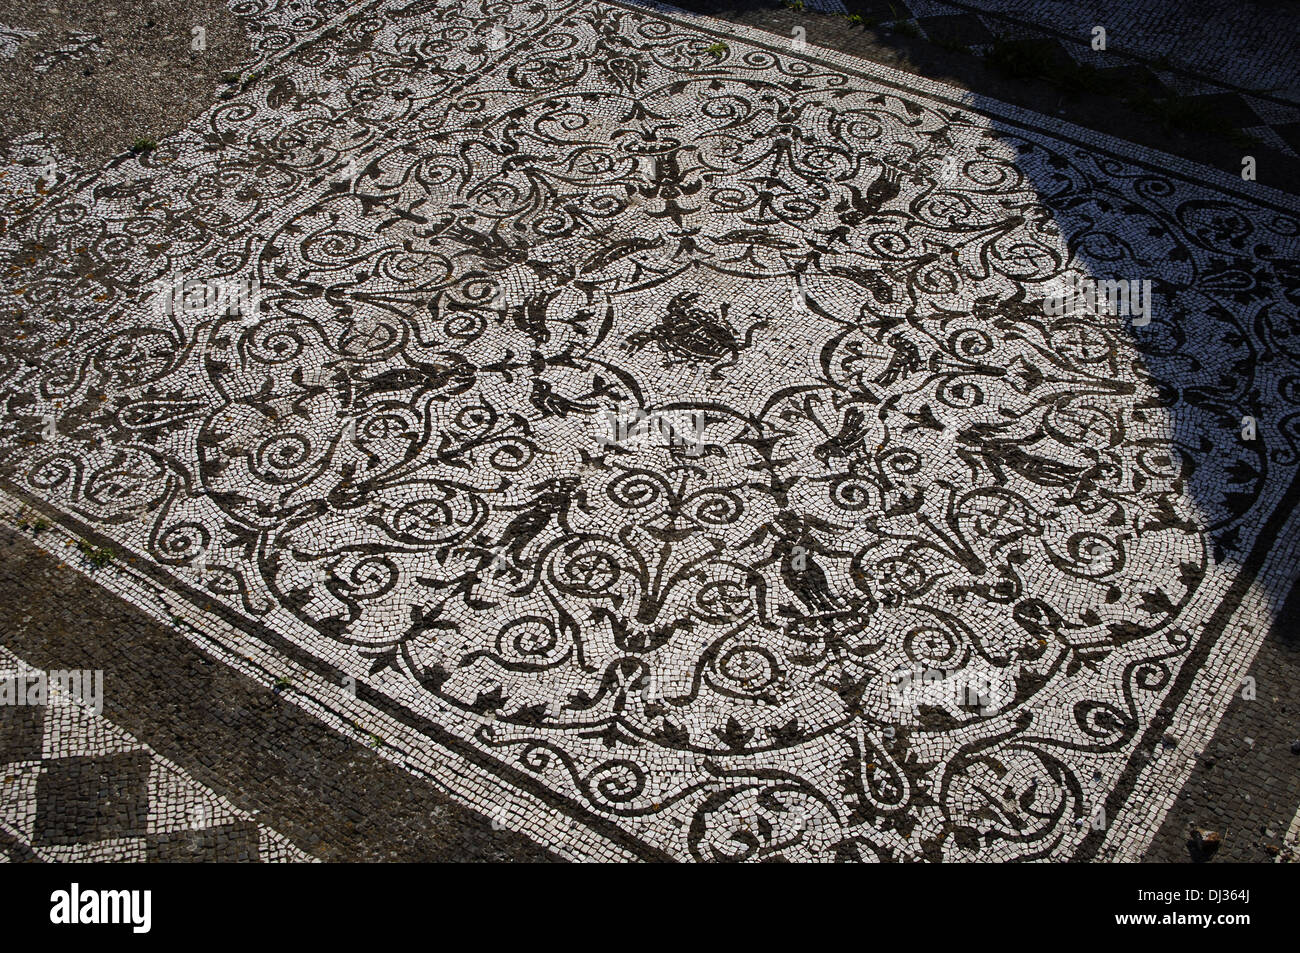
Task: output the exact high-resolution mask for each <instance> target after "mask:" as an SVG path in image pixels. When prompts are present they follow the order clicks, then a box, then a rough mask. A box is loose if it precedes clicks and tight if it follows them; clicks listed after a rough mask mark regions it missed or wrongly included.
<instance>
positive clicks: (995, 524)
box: [0, 0, 1300, 860]
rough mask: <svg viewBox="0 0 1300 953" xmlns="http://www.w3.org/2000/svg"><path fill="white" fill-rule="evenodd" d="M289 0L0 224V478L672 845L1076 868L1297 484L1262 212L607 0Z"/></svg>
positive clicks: (549, 785) (703, 854)
mask: <svg viewBox="0 0 1300 953" xmlns="http://www.w3.org/2000/svg"><path fill="white" fill-rule="evenodd" d="M293 6H294V7H295V8H296V7H297V6H298V5H293ZM319 9H320V10H321V11H322V12H318V13H311V14H306V13H304V14H302V15H300V16H296V17H289V18H287V19H286V17H285V16H284V15H283V14H282V11H279V10H278V8H277V6H276V2H275V0H265V2H263V3H259V4H253V3H248V4H243V5H241V6H240V8H239V12H241V13H242V14H244V15H246V16H248V18H249V21H250V23H251V22H265V23H267V24H272V26H268V27H267V32H266V33H264V34H263V37H262V41H261V52H260V53H259V55H261V56H263V57H265V63H266V67H265V69H266V73H265V75H264V76H263V77H262V78H261V79H259V80H258V81H256V82H254V83H252V84H250V85H248V87H247V88H246V89H245V90H244V91H242V92H241V93H240V94H239V95H238V96H237V97H236V98H234V99H232V100H230V101H228V102H222V103H220V104H219V105H216V106H214V107H213V108H212V109H211V111H210V112H209V113H208V114H207V115H206V116H205V117H204V118H203V119H202V120H201V121H196V122H195V123H194V124H193V125H192V126H191V127H189V128H188V129H187V130H185V131H184V132H182V133H181V134H178V135H176V136H174V137H172V138H171V139H169V140H167V141H166V142H164V143H163V144H162V145H161V146H160V148H159V149H158V150H157V151H155V152H152V153H145V154H142V155H140V156H138V157H129V158H124V159H122V160H119V161H116V162H114V163H112V164H110V166H109V167H108V168H106V169H104V170H102V172H100V173H98V174H97V175H95V176H94V177H93V178H92V179H90V180H89V181H85V182H82V183H73V184H71V185H69V186H67V187H65V188H62V189H56V190H55V191H54V192H53V193H51V194H49V195H47V196H35V195H34V196H33V198H32V199H31V200H30V201H27V202H18V201H14V202H11V203H10V204H9V206H8V207H6V208H5V209H4V210H3V211H2V212H0V224H2V225H3V228H4V232H3V240H4V243H5V245H4V250H5V265H6V266H7V267H6V269H5V271H6V279H5V280H6V282H7V284H6V288H7V290H8V292H9V293H8V294H6V295H5V296H4V298H3V305H2V306H0V335H2V340H0V398H2V399H3V424H2V428H0V437H2V439H3V466H4V472H5V473H6V474H7V478H8V480H9V481H11V483H12V484H13V485H15V486H16V487H19V488H21V489H23V490H24V491H26V492H27V493H29V494H33V495H35V496H38V497H40V498H42V499H44V500H46V501H49V503H51V504H52V505H53V506H54V507H56V508H57V509H59V510H60V511H62V512H65V513H68V514H71V515H73V516H75V517H76V518H77V519H78V520H81V521H84V522H85V523H88V524H90V525H92V526H94V527H95V528H96V529H97V530H98V531H100V532H102V533H103V534H104V535H106V536H108V537H110V538H112V539H114V540H116V541H118V542H119V544H120V545H121V547H122V550H123V551H124V552H130V553H133V554H135V555H136V556H137V557H139V558H141V559H143V560H147V561H151V562H153V563H156V564H158V565H160V566H163V567H166V568H167V569H168V570H169V571H170V572H172V573H173V574H174V576H175V578H177V579H178V580H186V581H188V582H189V583H190V584H193V585H198V586H201V588H202V589H204V590H206V595H208V596H210V598H211V600H214V601H220V602H221V603H223V604H224V605H225V606H227V607H230V608H232V609H234V610H237V612H238V613H240V614H241V615H242V616H243V617H246V618H248V619H251V620H261V621H262V622H264V623H265V624H267V625H270V626H272V627H273V628H274V629H275V630H276V631H278V632H280V633H281V634H283V635H284V636H285V637H287V638H290V639H292V640H293V641H295V642H296V643H298V644H299V645H301V646H302V647H304V648H305V649H306V650H308V651H309V652H311V653H313V654H315V655H316V656H318V657H320V658H322V659H327V660H328V661H329V662H330V663H331V664H333V665H335V666H337V667H338V668H339V669H341V670H343V671H350V672H353V673H355V675H356V677H357V678H358V679H360V680H362V681H365V682H366V683H368V684H369V685H371V686H372V687H374V688H376V689H377V690H379V691H380V692H382V693H384V694H386V695H387V696H389V697H391V698H392V699H394V700H395V701H397V702H399V703H400V704H402V705H404V706H406V707H407V708H409V709H410V710H411V711H413V712H417V713H418V714H419V715H421V716H423V717H427V718H429V719H430V720H432V721H434V722H436V723H437V724H439V725H441V726H444V727H445V728H446V729H447V730H448V731H451V732H453V733H455V734H456V735H457V736H458V737H461V738H463V739H465V740H466V741H469V742H471V743H472V744H473V745H474V746H475V747H476V748H477V749H478V750H480V751H481V752H482V753H483V754H484V755H485V757H487V758H488V759H490V760H491V761H493V762H495V763H500V764H503V765H509V766H511V767H512V769H514V770H518V771H522V772H524V773H525V774H526V775H530V776H531V777H532V778H534V779H535V781H536V783H537V785H538V787H539V788H540V789H542V790H544V791H547V792H550V796H552V797H554V798H557V799H563V800H567V801H570V802H577V803H578V804H580V805H581V806H582V808H583V810H585V811H586V812H588V813H589V814H591V815H594V816H599V817H601V818H604V819H606V820H611V821H613V822H614V823H616V824H617V825H618V826H620V827H622V828H624V829H625V830H627V831H628V832H629V833H631V834H632V835H633V836H635V837H637V838H639V839H641V840H642V841H644V842H645V843H647V844H650V845H653V846H654V847H656V848H658V849H661V850H664V851H667V852H669V853H672V854H674V855H676V856H679V857H683V858H695V859H700V860H715V859H772V858H775V857H784V858H788V859H835V858H838V859H863V860H867V859H893V860H905V859H940V858H944V859H972V858H990V857H997V858H1002V859H1012V858H1034V857H1059V856H1066V855H1068V853H1069V851H1070V850H1072V849H1073V846H1074V845H1075V844H1077V843H1078V840H1079V838H1081V837H1082V835H1083V834H1084V833H1086V827H1087V824H1088V823H1089V822H1090V818H1091V816H1092V813H1091V812H1092V811H1093V806H1094V805H1095V804H1097V803H1099V802H1100V801H1101V800H1102V799H1104V797H1105V795H1106V794H1107V793H1108V792H1109V790H1110V788H1111V787H1112V786H1113V785H1114V783H1115V780H1116V777H1117V775H1118V772H1119V771H1120V770H1121V768H1122V767H1123V764H1124V761H1125V759H1126V758H1127V756H1128V754H1129V752H1130V751H1131V750H1132V747H1133V743H1134V741H1135V738H1136V737H1137V735H1138V733H1139V732H1140V731H1141V729H1142V727H1143V726H1144V725H1145V724H1146V723H1147V722H1148V721H1149V720H1150V718H1151V716H1152V714H1153V712H1154V711H1155V710H1156V709H1157V708H1158V707H1159V706H1160V705H1161V704H1165V703H1166V702H1167V701H1168V700H1167V698H1166V694H1167V690H1168V688H1169V686H1170V685H1171V683H1172V681H1173V678H1174V676H1175V674H1176V673H1177V671H1178V670H1179V667H1180V665H1181V663H1182V661H1183V660H1184V658H1185V657H1186V656H1187V654H1188V653H1189V651H1190V649H1191V647H1192V646H1193V645H1194V643H1195V641H1196V640H1197V639H1198V638H1200V637H1202V632H1203V628H1204V625H1205V623H1206V620H1207V619H1208V618H1209V616H1210V614H1211V613H1212V612H1213V611H1214V610H1215V609H1216V608H1217V606H1218V605H1219V603H1220V602H1221V600H1222V597H1223V594H1224V592H1225V590H1226V588H1227V586H1228V584H1229V583H1230V582H1231V580H1232V578H1233V577H1234V575H1235V573H1236V571H1237V570H1236V560H1238V559H1239V558H1241V557H1242V556H1243V555H1244V554H1245V552H1247V551H1248V550H1249V548H1250V546H1251V545H1252V544H1253V542H1254V540H1255V537H1256V535H1257V534H1258V532H1259V530H1260V527H1261V526H1262V524H1263V522H1264V521H1265V520H1266V519H1267V518H1268V517H1269V516H1270V515H1271V513H1272V511H1273V509H1274V508H1275V507H1276V505H1277V502H1278V499H1279V498H1280V495H1281V493H1282V492H1283V490H1285V488H1286V487H1287V486H1288V485H1289V484H1290V482H1291V479H1292V476H1293V474H1294V471H1295V468H1296V456H1297V438H1298V437H1300V427H1298V426H1297V421H1298V420H1300V415H1298V413H1297V410H1296V403H1297V401H1298V399H1300V377H1298V376H1297V371H1296V365H1297V358H1300V346H1298V345H1297V341H1300V322H1298V320H1297V306H1298V305H1300V269H1297V266H1296V264H1295V263H1296V261H1297V260H1298V257H1300V256H1297V240H1296V237H1297V232H1298V231H1300V223H1298V221H1297V218H1296V217H1295V216H1294V215H1292V214H1284V213H1282V212H1279V211H1276V210H1271V209H1268V208H1264V207H1261V206H1257V205H1252V204H1249V203H1247V202H1246V201H1244V200H1242V199H1239V198H1235V197H1230V196H1227V195H1225V194H1221V193H1217V192H1214V191H1213V190H1210V189H1207V188H1205V187H1202V186H1198V185H1195V184H1191V183H1188V182H1186V181H1184V180H1182V179H1179V178H1175V177H1173V176H1171V175H1167V174H1165V173H1162V172H1161V171H1159V170H1155V169H1151V168H1148V167H1146V166H1144V165H1141V164H1138V163H1136V162H1134V161H1132V160H1130V159H1126V158H1124V157H1120V156H1114V155H1110V154H1108V153H1106V152H1104V151H1101V150H1099V149H1093V148H1084V147H1082V146H1077V145H1073V144H1070V143H1066V142H1063V141H1059V140H1055V139H1053V138H1051V137H1050V136H1047V135H1045V134H1041V133H1037V132H1033V131H1023V130H1018V129H1016V128H1013V127H1008V128H996V129H995V128H992V127H991V126H990V124H989V121H988V120H987V119H984V118H982V117H981V116H979V115H978V114H977V113H975V112H973V111H970V110H968V109H965V108H961V107H959V106H955V105H953V104H951V103H948V102H944V101H940V100H938V99H934V98H930V97H927V96H922V95H919V94H910V93H907V92H905V91H903V90H900V89H899V88H896V87H895V86H893V85H890V84H889V83H886V82H883V81H881V80H877V79H873V78H871V76H869V75H863V74H858V73H850V72H846V71H844V70H842V69H840V68H837V67H832V66H828V65H824V64H822V63H821V62H819V61H818V60H816V59H814V58H808V57H805V56H803V55H799V54H795V53H792V52H789V51H786V50H782V49H778V48H775V47H774V48H771V49H768V48H762V47H759V46H756V45H753V44H749V43H744V42H738V41H735V40H725V41H721V40H720V39H719V37H717V36H714V35H712V34H710V33H707V32H705V31H704V30H702V29H697V28H695V27H691V26H686V25H682V24H681V23H679V22H677V21H676V20H674V19H671V18H666V17H664V16H661V15H659V14H656V13H653V12H651V11H648V10H644V9H627V8H623V7H618V6H612V5H607V4H603V3H590V2H579V3H561V2H531V3H505V2H494V3H484V4H482V5H479V4H475V3H466V4H463V5H462V4H446V3H444V4H436V3H433V2H429V0H414V2H411V0H399V2H396V3H393V2H389V3H382V2H381V3H376V4H371V5H369V6H367V7H364V8H360V9H354V10H353V12H352V13H351V14H350V15H341V14H340V13H339V11H340V10H342V5H334V6H333V7H331V6H329V5H319ZM274 24H279V25H274ZM719 44H721V45H719ZM281 50H283V51H285V52H283V53H281V52H280V51H281ZM1071 274H1076V275H1083V276H1093V277H1097V278H1104V277H1116V278H1149V279H1151V280H1152V281H1153V286H1154V293H1155V295H1154V316H1153V320H1152V322H1151V324H1150V325H1149V326H1148V327H1145V328H1133V327H1131V326H1130V325H1129V323H1128V321H1127V319H1124V318H1120V317H1105V316H1103V317H1097V316H1092V315H1066V316H1063V317H1049V316H1048V315H1047V314H1046V312H1045V310H1044V308H1043V298H1044V297H1045V295H1047V294H1048V293H1050V291H1051V290H1052V289H1053V287H1055V284H1056V282H1058V281H1059V280H1060V279H1061V278H1062V277H1063V276H1067V275H1071ZM178 276H179V277H180V278H181V279H186V280H188V279H196V278H197V279H201V280H203V281H217V280H221V281H236V280H238V281H246V282H249V283H253V284H255V285H257V286H259V287H260V293H261V297H260V305H255V306H254V307H252V308H245V309H244V311H243V312H242V313H228V312H225V311H222V312H220V313H219V312H218V311H215V310H213V309H210V308H209V309H206V310H205V309H204V308H176V307H170V308H169V307H160V306H159V299H160V295H159V294H158V293H157V291H156V289H157V288H158V287H160V285H159V284H158V283H159V282H163V283H167V282H173V281H175V280H177V278H178ZM627 407H635V408H642V409H645V410H648V411H653V412H657V413H662V414H694V415H696V416H695V417H694V418H692V419H698V420H700V421H702V422H703V423H702V428H701V430H700V432H699V434H698V435H696V436H697V438H698V439H697V441H696V443H695V444H693V445H691V446H689V447H688V446H684V445H683V444H682V443H681V442H674V441H668V440H653V439H651V440H642V441H639V442H634V443H631V444H628V445H619V444H617V443H612V442H610V440H609V439H608V436H609V435H608V430H609V421H608V415H609V414H610V413H611V412H613V411H614V410H616V409H618V408H627ZM1247 414H1249V415H1252V416H1254V417H1256V419H1257V420H1258V421H1260V422H1261V424H1260V428H1259V436H1258V439H1257V440H1255V441H1254V442H1243V441H1242V440H1241V437H1240V435H1239V431H1240V429H1241V418H1242V416H1243V415H1247ZM51 420H52V421H53V426H52V427H51V425H50V421H51ZM920 670H925V671H940V672H943V673H945V677H948V676H950V675H952V676H953V677H955V678H957V679H959V680H962V679H964V682H963V684H970V683H972V682H978V683H979V684H980V685H984V686H989V685H992V686H996V687H997V690H998V691H999V692H1000V693H1001V694H1000V695H998V698H999V699H1000V700H995V701H993V702H989V701H987V700H976V701H974V702H973V703H972V701H971V700H970V698H965V699H963V698H962V697H961V696H960V694H959V693H947V692H940V691H935V692H933V693H931V694H930V695H927V699H926V701H925V703H924V704H921V705H920V706H919V707H917V708H915V709H913V708H911V707H909V706H907V705H901V706H900V705H899V704H898V703H897V697H896V692H893V693H891V686H894V687H895V688H896V687H897V684H898V680H897V673H899V672H902V671H920ZM953 673H956V674H955V675H954V674H953ZM484 808H485V810H489V812H490V807H489V806H484Z"/></svg>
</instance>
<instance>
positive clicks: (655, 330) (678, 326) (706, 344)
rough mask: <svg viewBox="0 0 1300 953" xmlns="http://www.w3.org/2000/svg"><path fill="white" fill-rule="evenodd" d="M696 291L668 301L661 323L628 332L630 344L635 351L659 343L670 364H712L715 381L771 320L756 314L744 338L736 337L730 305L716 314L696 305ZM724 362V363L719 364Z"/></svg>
mask: <svg viewBox="0 0 1300 953" xmlns="http://www.w3.org/2000/svg"><path fill="white" fill-rule="evenodd" d="M697 298H699V294H698V293H697V292H693V291H691V292H683V293H682V294H679V295H677V296H676V297H675V298H673V299H672V300H671V301H669V302H668V313H667V314H665V315H664V316H663V318H661V319H660V321H659V323H658V324H657V325H655V326H654V327H652V328H651V329H650V330H648V331H637V332H636V333H635V334H631V335H628V339H627V347H628V350H629V351H632V352H634V353H635V352H636V351H638V350H639V349H641V348H642V347H645V345H647V344H649V343H650V342H651V341H653V342H655V343H656V344H658V345H659V347H660V348H661V349H662V350H663V352H664V354H666V355H668V357H669V361H670V363H671V362H672V361H673V360H674V359H675V360H676V361H677V362H679V363H680V362H690V363H695V362H706V363H709V364H713V365H714V368H713V370H712V371H710V372H709V377H710V378H712V379H713V380H715V381H716V380H721V379H722V371H723V370H725V369H726V368H728V367H735V366H736V362H737V361H738V360H739V359H740V349H741V348H743V347H749V346H750V345H751V344H752V343H753V342H754V335H755V334H756V333H757V332H758V330H759V328H762V327H765V326H766V325H767V323H768V319H767V318H764V317H762V316H761V315H758V314H754V315H751V317H753V318H755V319H757V320H756V321H755V323H754V324H752V325H750V327H749V330H747V331H746V332H745V339H744V341H738V340H737V339H736V329H735V328H733V327H732V326H731V322H730V321H728V320H727V311H728V310H729V308H730V305H727V304H723V305H722V306H721V308H720V309H719V311H718V313H717V314H714V313H713V312H712V311H706V310H704V309H703V308H697V307H693V305H694V303H695V301H696V299H697ZM719 362H721V363H719Z"/></svg>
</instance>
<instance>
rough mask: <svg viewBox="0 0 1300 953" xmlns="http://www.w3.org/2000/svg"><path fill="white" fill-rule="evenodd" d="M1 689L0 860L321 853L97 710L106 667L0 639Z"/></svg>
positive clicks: (245, 858) (291, 857)
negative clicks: (40, 659) (37, 663)
mask: <svg viewBox="0 0 1300 953" xmlns="http://www.w3.org/2000/svg"><path fill="white" fill-rule="evenodd" d="M92 676H93V677H92ZM83 679H84V681H85V683H86V685H87V686H89V685H90V684H91V683H92V682H96V683H97V684H96V687H95V688H94V689H93V690H82V681H83ZM0 686H2V687H0V693H5V692H8V693H9V696H11V697H6V698H5V704H3V705H0V860H28V859H33V858H37V859H40V860H43V861H47V862H64V863H68V862H76V863H87V862H113V863H120V862H130V861H155V862H157V861H197V860H216V861H233V862H239V861H242V862H286V861H292V862H305V861H310V860H311V858H310V857H309V856H308V855H306V854H304V853H303V852H302V851H300V850H298V849H297V848H296V847H294V846H293V845H292V844H290V843H289V842H288V841H287V840H285V839H284V838H283V837H281V836H280V835H279V834H277V833H276V832H275V831H273V830H271V829H270V828H268V827H266V826H265V825H263V824H259V823H258V821H257V819H256V818H255V817H253V816H252V815H250V814H249V813H248V812H246V811H241V810H240V809H239V808H237V807H235V806H234V805H233V804H231V803H230V802H229V801H228V800H226V799H225V798H224V797H222V796H221V795H219V794H217V793H216V792H215V791H213V790H211V789H210V788H207V787H205V786H204V785H202V784H200V783H199V782H197V781H195V780H194V779H193V778H192V777H190V775H189V774H188V773H187V772H186V771H184V770H183V769H182V768H180V767H178V766H177V765H175V764H173V763H171V762H170V761H168V760H167V759H166V758H163V757H161V756H160V755H159V754H158V753H157V752H155V751H153V750H152V749H151V748H149V746H148V745H145V744H142V743H141V742H140V741H139V740H138V739H136V738H134V737H132V736H131V735H130V734H129V733H127V732H125V731H123V730H122V729H121V728H119V727H118V726H117V725H115V724H113V723H112V722H111V721H109V720H108V719H107V718H105V717H104V716H103V714H102V713H101V712H99V711H97V710H96V707H97V706H96V705H95V704H93V703H92V698H93V699H99V700H102V694H101V693H102V688H103V673H102V672H100V673H92V672H84V673H83V672H72V671H67V670H62V671H56V672H53V673H50V672H44V671H40V670H37V669H34V668H32V667H31V666H29V665H26V664H25V663H24V662H23V661H22V660H21V659H20V658H18V657H17V656H16V655H14V654H13V653H12V652H10V651H8V650H7V649H4V648H0ZM70 686H71V687H72V690H69V688H70Z"/></svg>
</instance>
